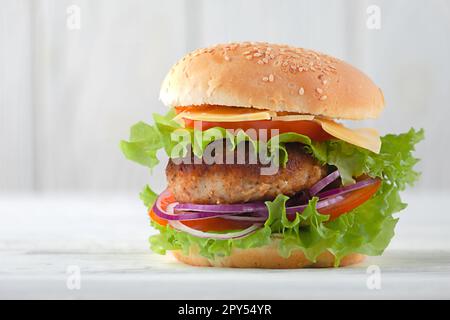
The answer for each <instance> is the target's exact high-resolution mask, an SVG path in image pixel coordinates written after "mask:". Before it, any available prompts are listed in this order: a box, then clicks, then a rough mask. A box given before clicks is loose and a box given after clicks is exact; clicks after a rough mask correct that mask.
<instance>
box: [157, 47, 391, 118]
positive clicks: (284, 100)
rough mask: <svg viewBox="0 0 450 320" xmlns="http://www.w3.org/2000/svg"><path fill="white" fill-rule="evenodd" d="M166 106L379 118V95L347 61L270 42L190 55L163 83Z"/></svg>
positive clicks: (177, 64) (381, 104)
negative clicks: (227, 107) (200, 106)
mask: <svg viewBox="0 0 450 320" xmlns="http://www.w3.org/2000/svg"><path fill="white" fill-rule="evenodd" d="M160 99H161V100H162V102H163V103H164V104H166V105H167V106H171V107H172V106H199V105H221V106H231V107H246V108H249V107H252V108H257V109H266V110H270V111H275V112H282V111H286V112H295V113H302V114H313V115H321V116H327V117H330V118H341V119H353V120H359V119H367V118H376V117H378V116H379V114H380V112H381V111H382V109H383V107H384V99H383V94H382V92H381V90H380V89H379V88H378V87H377V86H376V85H375V84H374V83H373V82H372V81H371V80H370V79H369V77H367V76H366V75H365V74H364V73H362V72H361V71H359V70H358V69H356V68H354V67H352V66H351V65H349V64H347V63H345V62H344V61H341V60H338V59H336V58H333V57H330V56H328V55H325V54H322V53H318V52H315V51H312V50H307V49H302V48H295V47H290V46H287V45H276V44H268V43H252V42H244V43H230V44H221V45H217V46H213V47H209V48H205V49H199V50H196V51H194V52H191V53H189V54H188V55H186V56H185V57H184V58H182V59H181V60H180V61H178V63H176V64H175V65H174V66H173V67H172V69H171V70H170V72H169V74H168V75H167V76H166V78H165V79H164V82H163V84H162V88H161V93H160Z"/></svg>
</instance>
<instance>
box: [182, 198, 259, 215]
mask: <svg viewBox="0 0 450 320" xmlns="http://www.w3.org/2000/svg"><path fill="white" fill-rule="evenodd" d="M177 211H194V212H196V211H198V212H220V213H247V212H260V211H267V207H266V205H265V204H264V202H262V201H261V202H250V203H240V204H195V203H179V204H177V205H176V206H175V212H177Z"/></svg>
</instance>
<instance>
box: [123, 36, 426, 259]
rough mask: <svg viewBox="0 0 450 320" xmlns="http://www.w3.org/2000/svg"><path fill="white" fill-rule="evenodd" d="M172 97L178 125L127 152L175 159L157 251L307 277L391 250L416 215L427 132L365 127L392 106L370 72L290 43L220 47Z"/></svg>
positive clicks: (157, 211) (158, 123)
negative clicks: (409, 216)
mask: <svg viewBox="0 0 450 320" xmlns="http://www.w3.org/2000/svg"><path fill="white" fill-rule="evenodd" d="M160 99H161V101H162V102H163V103H164V104H165V105H166V106H168V107H169V110H168V112H167V114H165V115H159V114H154V115H153V119H154V124H153V125H149V124H146V123H144V122H139V123H137V124H135V125H134V126H132V127H131V134H130V137H129V140H128V141H122V142H121V149H122V151H123V153H124V155H125V156H126V158H128V159H129V160H132V161H135V162H137V163H139V164H141V165H144V166H146V167H149V168H153V167H155V166H156V165H157V164H158V163H159V159H158V153H159V150H161V149H162V150H164V151H165V153H166V154H167V156H168V164H167V167H166V177H167V189H166V190H164V191H162V192H161V193H160V194H156V193H155V192H154V191H152V189H151V188H150V187H149V186H145V188H144V190H143V191H142V192H141V194H140V197H141V199H142V200H143V202H144V204H145V206H146V207H147V208H148V214H149V217H150V221H151V225H152V226H153V227H154V228H156V229H157V234H156V235H153V236H151V237H150V240H149V242H150V247H151V249H152V250H153V251H154V252H156V253H160V254H165V253H166V252H168V251H170V252H172V253H173V255H174V256H175V258H176V259H178V260H179V261H181V262H183V263H186V264H190V265H194V266H213V267H236V268H302V267H333V266H334V267H338V266H347V265H351V264H356V263H359V262H361V261H362V260H363V259H364V257H365V256H367V255H369V256H376V255H381V254H382V253H383V251H384V250H385V248H386V247H387V246H388V244H389V242H390V240H391V239H392V237H393V236H394V229H395V226H396V224H397V221H398V218H397V217H396V216H395V214H396V213H397V212H399V211H401V210H403V209H404V208H405V207H406V204H405V203H403V202H402V201H401V199H400V196H399V193H400V192H401V191H402V190H404V189H405V188H406V187H407V186H410V185H412V184H413V183H414V182H415V181H416V180H417V179H418V177H419V173H418V172H416V171H415V170H414V166H415V164H416V163H417V162H418V159H416V158H414V156H413V154H412V153H413V151H414V148H415V145H416V144H417V143H418V142H419V141H420V140H422V139H423V131H422V130H414V129H411V130H409V131H408V132H405V133H402V134H387V135H384V136H380V135H379V133H378V131H377V130H376V129H373V128H361V127H360V126H358V124H357V121H358V120H364V119H373V118H377V117H378V116H379V115H380V113H381V112H382V110H383V108H384V98H383V94H382V92H381V90H380V89H379V88H378V87H377V86H376V85H375V84H374V83H373V82H372V81H371V79H370V78H369V77H368V76H366V75H365V74H364V73H362V72H361V71H359V70H358V69H356V68H354V67H352V66H351V65H349V64H347V63H345V62H344V61H341V60H339V59H336V58H334V57H331V56H329V55H325V54H322V53H319V52H316V51H313V50H307V49H303V48H297V47H292V46H287V45H278V44H269V43H260V42H242V43H229V44H220V45H216V46H212V47H208V48H204V49H199V50H196V51H193V52H191V53H189V54H187V55H186V56H184V57H183V58H182V59H181V60H180V61H178V62H177V63H176V64H175V65H174V66H173V67H172V68H171V70H170V71H169V73H168V74H167V76H166V77H165V79H164V81H163V84H162V88H161V92H160ZM341 120H354V121H353V122H350V121H345V124H344V123H342V121H341ZM159 154H160V153H159Z"/></svg>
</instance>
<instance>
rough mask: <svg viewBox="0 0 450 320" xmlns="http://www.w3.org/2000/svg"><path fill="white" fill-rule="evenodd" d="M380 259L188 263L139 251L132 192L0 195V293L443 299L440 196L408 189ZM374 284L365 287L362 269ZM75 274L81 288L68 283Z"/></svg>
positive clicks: (446, 293)
mask: <svg viewBox="0 0 450 320" xmlns="http://www.w3.org/2000/svg"><path fill="white" fill-rule="evenodd" d="M405 200H406V201H407V202H409V204H410V206H409V208H408V209H406V210H405V211H404V212H403V213H401V219H400V222H399V225H398V229H397V235H396V238H395V240H394V241H393V242H392V244H391V246H390V247H389V249H388V250H387V251H386V253H385V254H384V255H383V256H382V257H372V258H369V259H368V260H366V261H365V262H364V263H363V264H361V265H359V266H355V267H350V268H342V269H323V270H315V269H301V270H269V271H267V270H254V269H249V270H235V269H215V268H194V267H189V266H184V265H180V264H178V263H176V262H175V261H174V259H173V258H171V257H169V256H158V255H155V254H152V253H151V252H149V251H148V249H147V237H148V235H149V234H150V233H151V229H150V228H149V227H148V226H147V224H148V220H147V217H146V215H145V210H144V208H143V207H142V205H141V204H140V202H139V200H138V199H136V197H135V196H124V195H115V196H111V195H109V196H108V195H101V196H96V197H94V196H92V195H91V196H83V195H72V196H67V195H59V196H56V195H53V196H8V197H6V196H3V197H0V215H1V216H2V220H1V221H2V223H1V224H0V261H1V263H0V298H41V299H43V298H67V299H72V298H161V299H168V298H178V299H202V298H224V299H245V298H247V299H252V298H255V299H256V298H272V299H290V298H292V299H294V298H295V299H308V298H375V299H379V298H380V299H381V298H450V241H449V240H450V216H449V215H448V214H438V212H444V213H445V212H446V211H447V209H446V206H447V202H448V196H447V195H446V194H437V195H433V196H431V195H423V194H411V195H409V196H408V197H405ZM372 264H375V265H378V266H379V267H380V269H381V289H380V290H369V289H368V288H367V286H366V281H367V279H368V275H367V273H366V268H367V266H369V265H372ZM69 266H78V267H79V268H80V270H81V289H80V290H69V289H67V286H66V281H67V273H66V271H67V268H68V267H69Z"/></svg>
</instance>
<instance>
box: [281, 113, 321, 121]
mask: <svg viewBox="0 0 450 320" xmlns="http://www.w3.org/2000/svg"><path fill="white" fill-rule="evenodd" d="M272 120H277V121H311V120H314V116H313V115H310V114H288V115H285V116H277V115H275V116H273V117H272Z"/></svg>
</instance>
